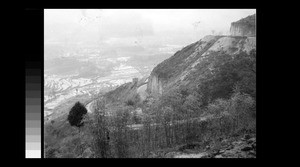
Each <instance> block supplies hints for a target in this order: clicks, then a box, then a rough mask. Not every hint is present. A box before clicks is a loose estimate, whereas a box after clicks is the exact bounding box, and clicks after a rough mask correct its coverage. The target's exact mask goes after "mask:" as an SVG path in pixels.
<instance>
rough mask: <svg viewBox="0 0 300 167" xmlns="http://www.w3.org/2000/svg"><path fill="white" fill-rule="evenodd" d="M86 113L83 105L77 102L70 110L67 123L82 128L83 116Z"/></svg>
mask: <svg viewBox="0 0 300 167" xmlns="http://www.w3.org/2000/svg"><path fill="white" fill-rule="evenodd" d="M86 113H87V109H86V108H85V107H84V105H83V104H81V103H80V102H77V103H76V104H75V105H74V106H73V107H72V108H71V110H70V112H69V115H68V121H69V123H70V125H71V126H77V127H80V126H83V122H82V119H83V116H84V115H85V114H86Z"/></svg>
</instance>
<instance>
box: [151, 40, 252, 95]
mask: <svg viewBox="0 0 300 167" xmlns="http://www.w3.org/2000/svg"><path fill="white" fill-rule="evenodd" d="M253 49H256V38H255V37H247V36H211V35H209V36H206V37H204V38H203V39H201V40H199V41H197V42H195V43H193V44H191V45H188V46H186V47H185V48H183V49H182V50H180V51H178V52H177V53H175V54H174V55H173V56H172V57H170V58H169V59H167V60H165V61H163V62H162V63H160V64H159V65H157V66H156V67H155V68H154V69H153V71H152V72H151V75H150V77H149V81H148V85H147V92H148V93H150V94H152V95H157V94H162V93H163V92H167V91H171V90H172V89H175V88H178V87H180V86H187V85H191V86H192V85H193V84H194V85H195V84H197V83H199V82H201V78H205V77H206V76H208V75H210V74H211V73H212V71H213V68H212V67H213V64H214V60H213V58H212V57H213V56H212V55H214V56H216V55H221V54H223V55H224V54H226V55H228V56H234V55H236V54H238V53H241V52H245V53H247V54H249V53H250V51H251V50H253Z"/></svg>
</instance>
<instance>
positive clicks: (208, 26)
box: [44, 9, 256, 45]
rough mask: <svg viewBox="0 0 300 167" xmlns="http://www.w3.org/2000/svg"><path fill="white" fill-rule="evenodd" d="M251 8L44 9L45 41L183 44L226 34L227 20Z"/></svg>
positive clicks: (253, 10) (235, 19)
mask: <svg viewBox="0 0 300 167" xmlns="http://www.w3.org/2000/svg"><path fill="white" fill-rule="evenodd" d="M254 13H256V10H255V9H46V10H45V15H44V16H45V43H47V42H57V41H64V42H66V41H72V42H80V43H84V42H85V41H94V42H100V43H101V42H104V43H106V44H126V43H131V42H132V43H134V42H136V41H137V42H140V43H143V44H145V45H146V44H152V43H159V44H179V45H185V44H190V43H192V42H195V41H197V40H200V39H201V38H202V37H203V36H205V35H210V34H212V33H213V31H214V33H215V34H218V33H223V34H227V33H228V32H229V28H230V23H231V22H234V21H237V20H239V19H241V18H244V17H246V16H249V15H252V14H254Z"/></svg>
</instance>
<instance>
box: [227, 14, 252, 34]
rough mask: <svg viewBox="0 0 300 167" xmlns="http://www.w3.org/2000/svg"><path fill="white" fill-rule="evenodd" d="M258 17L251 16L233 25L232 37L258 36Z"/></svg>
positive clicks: (231, 29)
mask: <svg viewBox="0 0 300 167" xmlns="http://www.w3.org/2000/svg"><path fill="white" fill-rule="evenodd" d="M255 16H256V15H255V14H254V15H251V16H248V17H246V18H243V19H241V20H239V21H237V22H233V23H231V27H230V34H231V35H232V36H248V37H254V36H256V24H255V23H256V17H255Z"/></svg>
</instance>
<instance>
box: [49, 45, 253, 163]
mask: <svg viewBox="0 0 300 167" xmlns="http://www.w3.org/2000/svg"><path fill="white" fill-rule="evenodd" d="M211 58H212V59H215V60H214V62H215V63H214V67H213V69H214V70H213V72H212V74H213V75H209V76H207V77H206V78H205V80H201V82H198V84H197V85H196V86H190V87H187V86H181V87H176V88H174V89H172V90H171V91H168V92H164V93H163V95H161V96H160V97H159V98H154V97H148V98H147V99H146V100H145V101H141V100H140V98H139V97H138V95H134V94H133V93H132V91H130V90H131V89H135V88H134V85H130V84H128V85H129V86H128V88H130V90H129V89H127V88H126V91H128V92H129V93H131V94H130V97H131V98H130V99H128V98H124V99H125V100H123V101H122V100H120V97H115V98H114V100H111V98H102V99H101V100H98V101H97V103H96V107H95V111H94V113H93V114H86V115H85V118H84V119H83V120H82V121H83V123H84V126H80V127H76V126H75V127H73V126H71V125H70V124H69V123H68V121H66V120H67V119H65V120H64V121H63V120H62V121H61V122H52V123H51V124H50V125H47V126H45V128H46V129H45V132H46V133H47V134H48V138H46V145H45V156H46V157H47V158H137V157H138V158H142V157H151V156H152V155H153V154H154V153H155V152H159V151H161V150H165V151H167V150H169V151H170V150H174V149H178V148H182V146H189V145H192V144H193V143H198V145H200V146H201V147H203V148H204V147H206V146H207V145H215V146H217V145H218V144H219V142H220V138H221V139H222V138H223V139H224V138H230V137H235V136H241V135H244V134H255V133H256V70H255V69H256V53H255V51H253V52H251V53H250V54H246V53H241V54H239V55H236V56H235V57H234V58H232V57H231V56H228V55H224V56H211ZM126 94H127V93H126ZM112 95H113V93H110V96H112ZM116 99H118V100H116ZM138 109H141V110H142V111H143V113H142V114H141V113H138V112H137V111H138ZM108 115H109V116H108Z"/></svg>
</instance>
